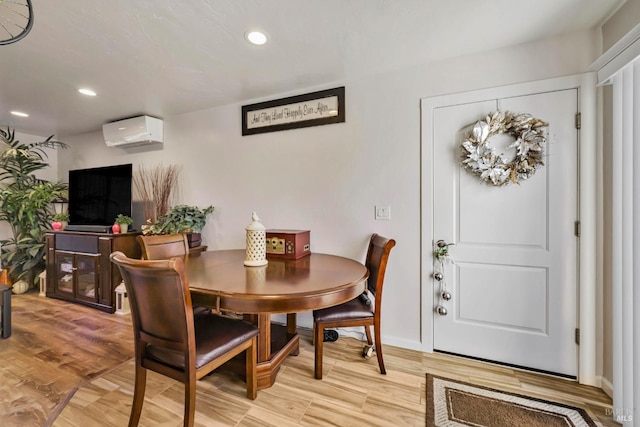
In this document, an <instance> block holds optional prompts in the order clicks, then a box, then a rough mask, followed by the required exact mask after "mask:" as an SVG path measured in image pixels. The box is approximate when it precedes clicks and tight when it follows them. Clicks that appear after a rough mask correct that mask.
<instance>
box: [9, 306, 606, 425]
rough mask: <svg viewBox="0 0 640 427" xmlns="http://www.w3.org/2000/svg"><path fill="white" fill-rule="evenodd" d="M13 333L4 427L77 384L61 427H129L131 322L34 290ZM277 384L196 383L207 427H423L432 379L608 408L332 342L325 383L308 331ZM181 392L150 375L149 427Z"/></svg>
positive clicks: (455, 364)
mask: <svg viewBox="0 0 640 427" xmlns="http://www.w3.org/2000/svg"><path fill="white" fill-rule="evenodd" d="M13 305H14V310H13V323H14V325H13V326H14V327H13V336H12V337H11V338H9V339H8V340H0V358H1V359H2V360H3V362H4V363H1V364H0V425H2V426H7V427H8V426H21V427H22V426H41V425H43V424H44V423H45V421H46V420H47V418H48V417H49V416H50V415H51V414H52V413H54V412H55V411H56V407H57V406H58V404H59V403H60V402H64V399H65V398H66V397H67V396H69V394H70V392H72V391H73V390H74V388H75V387H78V390H77V392H75V394H74V395H73V397H72V398H71V400H70V401H69V402H68V404H66V406H65V407H64V409H62V410H61V412H60V413H59V415H58V416H57V419H56V421H55V423H54V424H53V425H54V426H58V427H66V426H78V427H86V426H126V425H127V421H128V417H129V410H130V407H131V398H132V389H133V363H132V362H131V358H132V356H133V350H132V349H133V340H132V336H131V323H130V318H129V316H118V315H115V314H106V313H102V312H99V311H96V310H93V309H89V308H86V307H82V306H79V305H75V304H69V303H65V302H62V301H57V300H53V299H49V298H44V297H39V296H38V295H37V294H36V293H29V294H27V295H22V296H14V298H13ZM301 335H302V339H301V348H300V355H299V356H297V357H289V358H288V359H287V361H286V362H285V363H284V365H283V368H282V369H281V370H280V373H279V374H278V378H277V380H276V383H275V385H274V386H273V387H271V388H269V389H266V390H261V391H259V392H258V398H257V399H256V400H255V401H250V400H248V399H246V397H245V396H244V393H245V388H244V384H243V383H242V381H241V380H240V379H239V378H238V377H236V376H235V375H233V374H230V373H225V372H219V373H214V374H212V375H210V376H208V377H207V378H205V379H204V380H202V381H200V382H199V383H198V391H197V403H196V423H197V425H201V426H278V427H281V426H283V427H287V426H300V425H304V426H366V427H370V426H424V425H425V407H426V406H425V373H426V372H431V373H434V374H437V375H441V376H446V377H450V378H455V379H460V380H464V381H468V382H472V383H475V384H479V385H486V386H489V387H494V388H499V389H502V390H506V391H511V392H516V393H520V394H525V395H530V396H533V397H538V398H542V399H548V400H555V401H558V402H561V403H566V404H570V405H574V406H580V407H583V408H585V409H587V410H588V411H589V412H590V413H591V414H593V415H594V416H595V417H597V418H598V419H599V420H600V421H601V422H602V423H603V425H605V426H616V425H617V424H615V423H613V422H612V421H611V419H610V418H608V417H607V416H606V412H607V409H610V408H611V402H610V399H609V398H608V397H607V396H606V395H605V394H604V393H603V392H602V391H601V390H599V389H596V388H593V387H586V386H580V385H578V384H577V383H575V382H573V381H569V380H564V379H559V378H553V377H549V376H545V375H540V374H535V373H529V372H524V371H519V370H514V369H510V368H505V367H501V366H495V365H491V364H486V363H481V362H476V361H472V360H467V359H463V358H457V357H453V356H448V355H442V354H437V353H436V354H427V353H421V352H417V351H411V350H403V349H399V348H395V347H391V346H385V347H384V350H385V363H386V367H387V375H386V376H383V375H380V373H379V372H378V367H377V362H376V359H375V357H373V358H372V359H369V360H364V359H362V357H361V356H360V353H361V350H362V343H361V342H360V341H358V340H356V339H353V338H344V337H341V338H340V339H339V340H338V341H337V342H335V343H326V344H325V358H324V371H325V375H324V379H323V380H321V381H319V380H315V379H314V378H313V347H312V346H311V343H310V339H311V337H310V334H309V333H308V331H303V332H302V333H301ZM182 411H183V386H182V385H181V384H179V383H177V382H175V381H173V380H170V379H167V378H165V377H162V376H160V375H157V374H154V373H149V378H148V384H147V393H146V400H145V404H144V408H143V411H142V419H141V423H140V425H141V426H171V427H174V426H175V427H177V426H180V425H182Z"/></svg>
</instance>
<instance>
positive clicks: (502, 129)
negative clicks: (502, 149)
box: [462, 111, 549, 187]
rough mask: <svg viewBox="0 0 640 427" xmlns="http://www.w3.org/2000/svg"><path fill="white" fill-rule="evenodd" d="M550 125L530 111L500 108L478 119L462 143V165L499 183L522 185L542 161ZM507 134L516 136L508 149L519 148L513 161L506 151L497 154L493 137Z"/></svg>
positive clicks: (482, 177) (492, 181)
mask: <svg viewBox="0 0 640 427" xmlns="http://www.w3.org/2000/svg"><path fill="white" fill-rule="evenodd" d="M548 125H549V124H548V123H546V122H544V121H542V120H540V119H537V118H535V117H533V116H532V115H531V114H527V113H512V112H509V111H496V112H494V113H490V114H489V115H487V117H486V118H485V119H484V120H480V121H478V122H476V124H475V125H474V126H473V129H472V130H471V132H469V135H468V136H467V138H466V139H465V140H464V142H463V143H462V147H463V149H464V150H463V156H462V157H463V158H462V166H463V167H464V168H465V169H466V170H468V171H469V172H470V173H472V174H474V175H477V176H478V177H479V178H480V179H481V180H482V181H484V182H486V183H488V184H492V185H495V186H498V187H500V186H503V185H507V184H512V183H513V184H520V181H521V180H525V179H527V178H531V176H533V174H534V173H535V172H536V170H537V169H538V168H540V167H541V166H543V165H544V162H543V161H542V158H543V154H544V145H545V143H546V141H547V137H546V132H545V130H544V128H545V127H547V126H548ZM501 133H506V134H509V135H511V136H512V137H513V138H515V141H514V142H513V143H512V144H511V145H509V147H508V148H514V149H515V157H514V158H513V159H512V160H509V159H508V158H507V157H506V156H505V155H504V154H503V153H496V149H495V147H494V146H493V145H491V143H490V141H489V139H490V138H491V137H492V136H493V135H498V134H501Z"/></svg>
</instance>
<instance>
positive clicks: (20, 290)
mask: <svg viewBox="0 0 640 427" xmlns="http://www.w3.org/2000/svg"><path fill="white" fill-rule="evenodd" d="M12 290H13V293H14V294H24V293H25V292H27V291H28V290H29V283H27V281H26V280H18V281H17V282H16V283H14V284H13V288H12Z"/></svg>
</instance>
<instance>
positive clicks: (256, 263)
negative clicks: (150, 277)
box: [244, 212, 268, 267]
mask: <svg viewBox="0 0 640 427" xmlns="http://www.w3.org/2000/svg"><path fill="white" fill-rule="evenodd" d="M251 219H252V222H251V224H249V225H248V226H247V228H246V231H247V255H246V259H245V260H244V265H246V266H248V267H260V266H262V265H267V263H268V261H267V230H266V228H265V227H264V225H262V222H260V218H258V215H257V214H256V213H255V212H253V213H252V215H251Z"/></svg>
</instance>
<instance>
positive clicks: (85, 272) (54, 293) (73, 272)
mask: <svg viewBox="0 0 640 427" xmlns="http://www.w3.org/2000/svg"><path fill="white" fill-rule="evenodd" d="M139 234H140V233H138V232H132V233H119V234H112V233H105V232H80V231H68V229H67V230H64V231H49V232H47V233H46V241H47V292H46V294H47V296H48V297H52V298H58V299H63V300H67V301H72V302H76V303H80V304H85V305H88V306H90V307H93V308H97V309H99V310H102V311H106V312H108V313H113V312H114V311H115V292H114V290H115V288H116V287H117V286H118V285H119V284H120V282H121V281H122V277H121V276H120V270H119V269H118V267H117V266H116V265H114V264H112V263H111V261H110V260H109V255H111V253H112V252H115V251H122V252H124V254H125V255H126V256H128V257H130V258H140V255H141V251H140V245H138V242H137V241H136V236H138V235H139Z"/></svg>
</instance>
